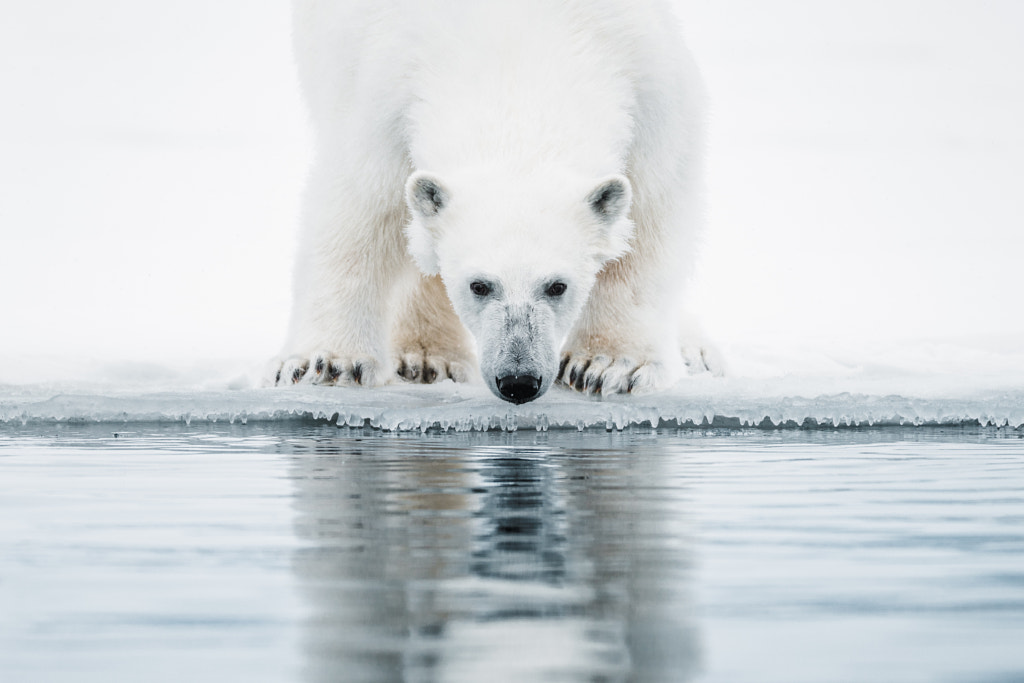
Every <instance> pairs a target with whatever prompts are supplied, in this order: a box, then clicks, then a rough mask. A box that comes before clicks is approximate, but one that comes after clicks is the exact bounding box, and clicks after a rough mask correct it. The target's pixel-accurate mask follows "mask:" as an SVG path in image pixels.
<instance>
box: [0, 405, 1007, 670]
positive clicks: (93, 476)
mask: <svg viewBox="0 0 1024 683" xmlns="http://www.w3.org/2000/svg"><path fill="white" fill-rule="evenodd" d="M114 429H117V427H112V426H110V425H96V426H75V425H63V426H58V425H47V426H38V425H37V426H32V425H29V426H27V427H20V426H12V425H7V426H5V427H3V429H2V430H0V680H2V681H4V683H14V682H21V681H32V682H36V681H105V682H109V681H136V680H138V681H142V680H144V681H171V680H174V681H179V680H189V681H223V680H245V681H316V682H319V681H453V682H462V681H466V682H470V681H472V682H478V681H690V680H693V681H780V682H782V681H785V682H787V683H795V682H802V681H807V682H812V681H833V682H835V681H873V682H875V681H900V682H903V681H907V682H909V681H957V682H964V683H996V682H1000V683H1008V682H1009V681H1024V646H1022V643H1024V438H1022V437H1024V434H1022V433H1021V432H1020V431H1014V430H986V429H977V428H976V429H966V430H962V429H956V430H952V429H950V430H937V429H921V428H918V429H896V428H887V429H880V430H838V431H795V430H794V431H782V432H760V431H756V430H747V431H678V432H677V431H674V430H671V431H668V430H662V431H652V430H633V431H629V430H627V431H624V432H610V433H608V432H604V431H599V432H585V433H577V432H575V431H572V432H568V431H567V432H559V431H552V432H547V433H538V432H525V431H521V432H517V433H511V434H510V433H496V432H488V433H468V434H431V433H428V434H425V435H420V434H391V433H381V432H374V431H370V430H366V431H364V430H349V429H339V428H337V427H333V426H327V425H317V424H312V423H277V424H265V425H259V424H249V425H209V424H205V425H195V424H193V425H192V426H185V425H162V426H157V425H153V426H146V425H140V424H136V425H125V426H124V427H123V430H124V431H120V432H115V431H113V430H114Z"/></svg>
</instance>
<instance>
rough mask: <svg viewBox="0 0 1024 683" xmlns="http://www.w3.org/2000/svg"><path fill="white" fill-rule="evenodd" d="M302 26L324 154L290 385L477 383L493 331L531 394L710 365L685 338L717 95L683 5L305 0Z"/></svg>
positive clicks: (499, 383)
mask: <svg viewBox="0 0 1024 683" xmlns="http://www.w3.org/2000/svg"><path fill="white" fill-rule="evenodd" d="M294 19H295V27H294V29H295V38H296V51H297V60H298V64H299V69H300V78H301V80H302V85H303V88H304V90H305V95H306V98H307V102H308V105H309V108H310V110H311V114H312V119H313V124H314V127H315V129H316V140H315V145H316V154H315V159H314V162H313V167H312V170H311V173H310V178H309V184H308V187H307V191H306V197H305V211H304V217H303V221H304V226H303V230H304V233H303V236H302V242H301V247H300V253H299V260H298V264H297V267H296V277H295V304H294V311H293V318H292V325H291V332H290V336H289V340H288V343H287V346H286V348H285V355H284V357H283V360H282V361H280V362H277V363H275V365H274V366H273V370H272V375H271V378H272V379H273V380H275V381H277V382H279V383H288V382H310V383H313V384H335V383H336V384H353V383H354V384H362V385H377V384H381V383H384V382H386V381H389V380H390V379H391V378H393V377H396V376H399V377H402V378H404V379H406V380H410V381H422V382H432V381H434V380H435V379H443V378H446V377H451V378H453V379H455V380H462V379H466V378H467V377H468V376H470V375H471V374H472V373H473V372H474V371H475V367H476V363H477V361H476V360H475V359H474V344H473V341H474V340H475V342H476V345H475V348H476V353H477V354H478V357H479V368H480V370H481V373H482V375H483V379H484V381H485V382H486V383H487V385H488V386H489V387H490V389H491V390H492V391H493V392H494V393H495V394H496V395H498V396H500V397H502V398H504V399H506V400H509V401H514V402H517V403H521V402H523V401H528V400H531V399H533V398H536V397H538V396H540V395H541V394H543V393H544V392H545V391H546V390H547V389H548V388H549V387H550V385H551V383H552V382H554V381H556V379H560V380H561V381H562V382H563V383H565V384H568V385H570V386H573V387H574V388H576V389H578V390H581V391H584V392H588V393H598V392H599V393H603V394H608V393H615V392H627V391H635V390H649V389H654V388H660V387H664V386H668V385H671V384H672V383H674V382H675V381H676V380H677V379H678V378H679V377H681V376H682V375H683V374H684V372H685V370H686V366H687V365H689V366H690V369H691V371H694V370H704V369H707V367H709V366H708V364H707V362H706V360H705V357H706V354H705V353H704V352H703V350H702V349H701V348H700V347H699V345H692V346H690V347H688V348H685V349H684V350H683V352H682V353H681V351H680V349H681V348H683V346H682V345H681V343H680V341H681V340H680V326H679V312H678V302H677V297H676V293H677V292H678V290H679V288H680V286H681V284H682V283H683V281H684V280H685V279H686V278H687V277H688V275H689V274H690V270H691V263H692V256H693V250H694V246H695V243H696V233H697V224H698V222H699V213H700V206H699V202H698V201H697V198H696V195H697V190H698V186H699V184H700V167H701V160H700V156H701V146H700V136H701V128H702V123H703V120H702V117H703V112H702V107H701V105H702V98H703V95H702V92H701V85H700V81H699V79H698V77H697V76H696V73H695V70H694V67H693V65H692V63H691V60H690V57H689V55H688V54H687V52H686V50H685V49H684V48H683V47H682V45H681V42H680V38H679V36H678V35H677V33H676V31H675V30H674V27H673V26H674V19H673V18H672V17H671V15H670V12H669V10H668V8H667V5H666V3H665V2H660V1H658V0H643V1H641V0H598V1H597V2H594V1H593V0H590V1H587V2H584V1H583V0H561V1H554V0H488V2H476V1H473V0H464V1H461V2H451V0H447V1H446V2H443V3H442V2H438V1H437V0H351V1H348V2H342V1H340V0H339V1H330V2H329V1H324V0H321V1H314V0H296V2H295V16H294ZM410 255H411V258H410ZM467 328H468V332H470V333H471V335H472V336H470V334H467ZM684 333H685V331H684ZM563 342H564V343H563Z"/></svg>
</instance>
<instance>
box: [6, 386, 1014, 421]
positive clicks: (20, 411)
mask: <svg viewBox="0 0 1024 683" xmlns="http://www.w3.org/2000/svg"><path fill="white" fill-rule="evenodd" d="M0 391H3V389H0ZM0 396H2V394H0ZM253 420H255V421H283V420H319V421H331V422H335V423H336V424H337V425H338V426H342V427H359V428H362V427H366V426H369V427H373V428H375V429H381V430H386V431H420V432H424V431H428V430H443V431H449V430H452V431H459V432H462V431H487V430H504V431H515V430H518V429H536V430H538V431H545V430H548V429H578V430H583V429H591V428H603V429H607V430H613V429H624V428H626V427H629V426H661V427H670V428H684V429H685V428H702V427H723V428H740V427H761V428H778V427H780V426H782V427H811V428H814V427H819V428H820V427H826V428H836V427H866V426H890V425H975V424H977V425H982V426H992V427H1009V428H1014V429H1019V428H1022V427H1024V391H1016V392H1003V393H997V394H989V395H977V396H972V397H967V398H957V399H926V398H918V397H904V396H899V395H890V396H869V395H863V394H845V393H844V394H832V395H821V396H816V397H814V398H805V397H800V396H782V397H772V396H755V395H746V396H738V395H722V396H714V395H701V396H686V395H677V394H676V395H674V394H662V395H658V396H650V397H643V398H629V397H625V398H621V399H613V400H607V401H596V400H588V399H586V398H583V397H579V396H577V395H575V394H571V393H569V392H568V391H564V392H558V393H554V392H553V396H551V397H545V398H544V399H542V400H540V401H538V402H536V403H530V404H525V405H522V406H514V407H513V406H509V405H508V404H505V403H502V402H500V401H499V400H497V399H495V398H493V397H491V396H490V395H489V394H487V393H486V391H481V392H476V391H467V390H464V389H461V388H460V389H458V390H452V388H451V387H436V388H435V387H429V388H417V389H410V388H408V387H389V388H385V389H378V390H365V389H342V388H329V389H328V388H316V387H308V388H300V389H295V390H272V389H270V390H256V389H254V390H244V391H200V392H190V391H177V392H154V393H140V392H134V393H131V392H110V393H75V394H58V395H56V396H54V395H52V394H49V393H46V392H45V391H43V390H42V389H39V390H34V391H29V390H21V391H20V392H19V393H18V394H17V395H14V396H10V397H0V421H2V422H4V423H12V422H13V423H18V422H20V423H22V424H28V423H29V422H33V423H51V422H56V423H76V422H78V423H90V422H101V423H129V422H185V423H186V424H192V423H194V422H197V421H198V422H220V421H226V422H241V423H243V424H244V423H247V422H249V421H253Z"/></svg>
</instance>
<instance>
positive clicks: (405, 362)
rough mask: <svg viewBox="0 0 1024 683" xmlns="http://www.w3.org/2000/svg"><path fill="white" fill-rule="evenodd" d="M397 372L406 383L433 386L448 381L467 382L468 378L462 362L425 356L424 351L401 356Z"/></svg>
mask: <svg viewBox="0 0 1024 683" xmlns="http://www.w3.org/2000/svg"><path fill="white" fill-rule="evenodd" d="M396 372H397V374H398V376H399V377H401V378H402V379H403V380H404V381H406V382H413V383H417V384H433V383H434V382H440V381H443V380H446V379H451V380H453V381H455V382H465V381H466V379H467V378H468V372H467V370H466V367H465V365H464V364H463V363H462V362H461V361H455V360H447V359H446V358H444V357H443V356H435V355H425V354H424V353H423V351H412V352H406V353H403V354H401V355H400V356H399V358H398V369H397V371H396Z"/></svg>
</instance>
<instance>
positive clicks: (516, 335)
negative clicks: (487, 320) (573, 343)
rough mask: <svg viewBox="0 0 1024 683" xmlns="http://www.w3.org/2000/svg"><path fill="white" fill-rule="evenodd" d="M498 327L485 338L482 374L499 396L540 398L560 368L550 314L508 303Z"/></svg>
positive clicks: (516, 399) (523, 400) (517, 399)
mask: <svg viewBox="0 0 1024 683" xmlns="http://www.w3.org/2000/svg"><path fill="white" fill-rule="evenodd" d="M500 318H501V319H500V320H495V321H494V322H495V323H497V325H495V328H496V329H495V328H492V329H491V330H489V332H490V334H486V335H484V337H485V338H484V339H483V340H481V341H483V342H484V343H483V344H482V346H483V349H482V353H481V364H480V365H481V367H480V370H481V374H483V376H484V377H485V378H487V384H488V386H489V388H490V389H491V391H492V392H494V394H495V396H497V397H498V398H501V399H503V400H505V401H509V402H511V403H516V404H519V403H526V402H527V401H532V400H534V399H536V398H539V397H540V396H541V395H542V394H543V393H544V392H545V391H547V389H548V387H549V386H551V379H552V378H553V377H554V371H555V369H556V363H555V355H556V353H555V352H556V349H555V347H554V339H553V335H551V334H549V329H550V324H549V323H548V321H547V320H546V319H545V318H546V316H544V315H543V314H539V311H537V310H536V308H534V307H529V306H508V307H505V309H504V311H503V315H501V316H500Z"/></svg>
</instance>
